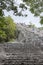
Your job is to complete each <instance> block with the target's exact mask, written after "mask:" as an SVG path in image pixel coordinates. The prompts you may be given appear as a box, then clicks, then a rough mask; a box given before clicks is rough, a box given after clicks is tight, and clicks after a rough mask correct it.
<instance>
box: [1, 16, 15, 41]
mask: <svg viewBox="0 0 43 65" xmlns="http://www.w3.org/2000/svg"><path fill="white" fill-rule="evenodd" d="M15 38H16V24H15V23H14V22H13V19H12V18H11V17H10V16H8V17H3V18H1V19H0V42H2V41H6V42H7V41H9V40H10V39H15Z"/></svg>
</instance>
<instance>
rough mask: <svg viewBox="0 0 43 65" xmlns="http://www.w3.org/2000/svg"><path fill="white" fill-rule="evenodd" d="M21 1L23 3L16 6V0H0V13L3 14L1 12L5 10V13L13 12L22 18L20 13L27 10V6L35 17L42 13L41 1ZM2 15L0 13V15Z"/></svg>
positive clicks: (42, 0) (42, 1)
mask: <svg viewBox="0 0 43 65" xmlns="http://www.w3.org/2000/svg"><path fill="white" fill-rule="evenodd" d="M22 1H23V3H20V5H18V4H17V3H16V0H0V11H2V14H3V10H5V9H6V10H7V11H10V10H13V12H14V14H15V15H19V16H21V15H22V16H23V14H22V11H24V10H27V6H30V11H31V12H32V13H33V14H34V15H35V16H40V14H41V13H42V12H43V0H22ZM24 2H25V3H26V5H27V6H26V5H25V4H24ZM18 8H20V9H21V10H20V11H18V10H19V9H18ZM2 14H1V12H0V15H2ZM26 16H27V15H26ZM41 19H42V18H41ZM41 21H42V20H41ZM42 24H43V23H42Z"/></svg>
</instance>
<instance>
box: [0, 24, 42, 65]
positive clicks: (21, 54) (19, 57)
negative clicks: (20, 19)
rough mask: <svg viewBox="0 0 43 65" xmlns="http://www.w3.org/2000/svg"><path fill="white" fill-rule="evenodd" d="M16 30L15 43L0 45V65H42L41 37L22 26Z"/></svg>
mask: <svg viewBox="0 0 43 65" xmlns="http://www.w3.org/2000/svg"><path fill="white" fill-rule="evenodd" d="M17 28H18V30H19V31H20V33H19V36H18V39H17V41H15V42H7V43H0V65H43V37H41V36H39V34H37V33H35V32H34V31H32V29H30V28H28V27H26V26H24V25H21V24H18V25H17ZM36 32H37V31H36Z"/></svg>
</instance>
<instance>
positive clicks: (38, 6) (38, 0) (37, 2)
mask: <svg viewBox="0 0 43 65" xmlns="http://www.w3.org/2000/svg"><path fill="white" fill-rule="evenodd" d="M23 2H25V3H26V4H27V6H30V11H31V12H32V13H33V14H34V16H40V18H41V15H40V14H41V13H43V0H23ZM42 18H43V16H42ZM42 18H41V20H40V23H41V24H43V20H42Z"/></svg>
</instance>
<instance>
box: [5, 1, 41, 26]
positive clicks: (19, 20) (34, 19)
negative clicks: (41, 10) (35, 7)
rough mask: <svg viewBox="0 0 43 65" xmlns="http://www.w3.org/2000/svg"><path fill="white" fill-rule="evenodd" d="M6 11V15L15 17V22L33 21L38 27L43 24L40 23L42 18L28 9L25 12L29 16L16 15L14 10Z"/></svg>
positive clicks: (26, 22) (27, 22)
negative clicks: (35, 15)
mask: <svg viewBox="0 0 43 65" xmlns="http://www.w3.org/2000/svg"><path fill="white" fill-rule="evenodd" d="M20 2H21V1H20V0H17V3H20ZM4 13H5V16H8V15H10V16H11V17H12V18H13V20H14V22H16V23H25V24H29V22H31V23H33V24H35V25H36V26H37V27H40V26H41V25H40V23H39V21H40V18H39V17H34V15H33V14H32V13H31V12H30V11H29V10H27V11H25V12H24V13H27V14H28V16H27V17H22V16H20V17H19V16H14V15H13V12H12V11H10V12H7V11H6V10H5V11H4Z"/></svg>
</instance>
